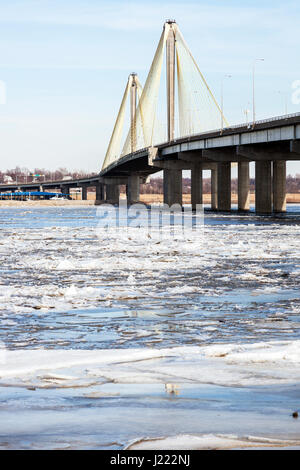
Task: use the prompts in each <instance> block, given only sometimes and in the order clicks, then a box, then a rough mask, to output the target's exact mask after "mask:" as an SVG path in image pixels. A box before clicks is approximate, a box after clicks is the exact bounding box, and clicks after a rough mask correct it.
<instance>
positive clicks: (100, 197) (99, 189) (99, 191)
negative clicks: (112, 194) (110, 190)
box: [95, 183, 104, 201]
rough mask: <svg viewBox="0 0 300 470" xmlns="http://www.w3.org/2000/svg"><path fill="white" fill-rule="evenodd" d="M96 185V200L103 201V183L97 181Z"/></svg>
mask: <svg viewBox="0 0 300 470" xmlns="http://www.w3.org/2000/svg"><path fill="white" fill-rule="evenodd" d="M95 187H96V201H103V200H104V185H103V184H102V183H98V184H96V185H95Z"/></svg>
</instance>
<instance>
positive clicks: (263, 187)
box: [255, 161, 273, 214]
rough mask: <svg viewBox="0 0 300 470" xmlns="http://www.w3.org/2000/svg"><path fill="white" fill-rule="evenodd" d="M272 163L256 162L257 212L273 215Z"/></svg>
mask: <svg viewBox="0 0 300 470" xmlns="http://www.w3.org/2000/svg"><path fill="white" fill-rule="evenodd" d="M272 199H273V197H272V162H270V161H260V162H255V211H256V212H257V213H259V214H271V213H272Z"/></svg>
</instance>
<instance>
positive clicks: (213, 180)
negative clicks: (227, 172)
mask: <svg viewBox="0 0 300 470" xmlns="http://www.w3.org/2000/svg"><path fill="white" fill-rule="evenodd" d="M210 194H211V208H212V210H217V209H218V172H217V170H211V177H210Z"/></svg>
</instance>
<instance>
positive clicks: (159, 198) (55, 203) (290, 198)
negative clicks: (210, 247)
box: [0, 193, 300, 208]
mask: <svg viewBox="0 0 300 470" xmlns="http://www.w3.org/2000/svg"><path fill="white" fill-rule="evenodd" d="M94 194H95V193H89V195H88V196H89V197H88V199H87V200H85V201H82V200H74V199H73V200H65V199H64V200H57V199H56V200H51V199H50V200H47V201H46V200H36V201H11V200H6V201H4V200H2V201H1V200H0V208H1V207H28V208H34V207H90V206H94V205H95V199H94V197H93V196H94ZM121 199H125V194H121ZM182 200H183V204H190V201H191V197H190V194H183V196H182ZM140 201H141V202H144V203H145V204H159V203H163V194H141V196H140ZM210 202H211V196H210V194H203V204H210ZM231 202H232V204H237V202H238V201H237V194H236V193H232V195H231ZM250 202H251V204H254V203H255V195H254V194H251V196H250ZM286 202H287V204H300V193H287V196H286Z"/></svg>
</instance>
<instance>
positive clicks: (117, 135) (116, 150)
mask: <svg viewBox="0 0 300 470" xmlns="http://www.w3.org/2000/svg"><path fill="white" fill-rule="evenodd" d="M131 85H132V76H131V75H130V76H129V78H128V81H127V85H126V88H125V92H124V95H123V98H122V102H121V106H120V109H119V112H118V116H117V120H116V122H115V126H114V130H113V133H112V136H111V138H110V141H109V144H108V148H107V151H106V155H105V158H104V162H103V165H102V169H103V168H106V167H107V166H108V165H110V164H111V163H113V162H114V161H115V160H117V159H118V158H119V157H120V150H121V139H122V136H123V128H124V117H125V111H126V102H127V98H128V94H129V90H130V87H131Z"/></svg>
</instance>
